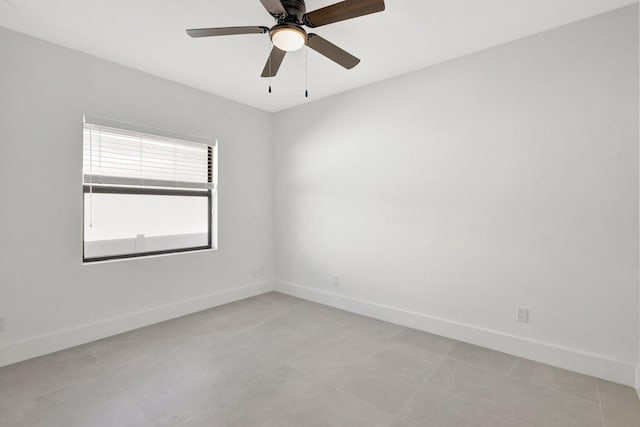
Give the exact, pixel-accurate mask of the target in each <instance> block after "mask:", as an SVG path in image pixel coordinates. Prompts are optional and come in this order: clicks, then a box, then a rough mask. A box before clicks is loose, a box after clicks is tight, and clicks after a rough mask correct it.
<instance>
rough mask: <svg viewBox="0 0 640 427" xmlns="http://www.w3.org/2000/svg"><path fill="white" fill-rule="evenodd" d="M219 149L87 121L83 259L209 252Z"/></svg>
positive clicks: (133, 127)
mask: <svg viewBox="0 0 640 427" xmlns="http://www.w3.org/2000/svg"><path fill="white" fill-rule="evenodd" d="M158 133H161V134H162V135H158ZM216 152H217V144H216V143H215V141H207V140H204V139H202V138H198V137H184V136H182V135H174V134H172V133H170V132H159V131H156V130H153V131H149V130H148V129H147V128H144V127H141V126H137V125H131V124H127V123H121V122H115V121H111V120H106V119H98V118H95V119H94V118H91V119H88V118H85V124H84V129H83V192H84V250H83V260H84V261H85V262H91V261H104V260H109V259H118V258H131V257H139V256H146V255H158V254H167V253H173V252H186V251H193V250H202V249H212V248H213V247H214V246H215V229H216V227H215V215H214V210H215V208H216V204H217V203H216V202H217V194H216V192H217V189H216V182H215V181H216V180H215V175H214V172H215V167H214V166H215V161H216V157H217V156H216Z"/></svg>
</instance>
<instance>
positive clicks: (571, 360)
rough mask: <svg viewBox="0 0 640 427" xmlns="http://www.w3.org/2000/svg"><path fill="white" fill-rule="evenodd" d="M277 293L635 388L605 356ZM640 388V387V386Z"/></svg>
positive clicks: (369, 306) (285, 288)
mask: <svg viewBox="0 0 640 427" xmlns="http://www.w3.org/2000/svg"><path fill="white" fill-rule="evenodd" d="M275 290H276V291H278V292H281V293H284V294H287V295H291V296H294V297H298V298H302V299H306V300H309V301H313V302H317V303H320V304H325V305H329V306H331V307H335V308H339V309H342V310H346V311H350V312H353V313H357V314H361V315H364V316H367V317H372V318H375V319H379V320H384V321H387V322H391V323H395V324H398V325H402V326H406V327H409V328H413V329H419V330H422V331H425V332H430V333H433V334H437V335H441V336H445V337H449V338H452V339H455V340H458V341H464V342H467V343H471V344H475V345H479V346H482V347H486V348H490V349H493V350H497V351H502V352H504V353H509V354H513V355H515V356H519V357H524V358H527V359H531V360H535V361H537V362H540V363H546V364H548V365H553V366H557V367H560V368H564V369H568V370H571V371H574V372H580V373H582V374H586V375H591V376H594V377H597V378H602V379H606V380H609V381H613V382H616V383H619V384H625V385H628V386H633V387H636V381H637V380H636V378H635V377H636V375H637V374H636V372H635V371H636V367H635V366H634V365H632V364H628V363H625V362H621V361H618V360H613V359H610V358H607V357H605V356H602V355H598V354H592V353H587V352H584V351H580V350H575V349H571V348H567V347H562V346H559V345H556V344H551V343H547V342H542V341H536V340H532V339H529V338H524V337H519V336H515V335H511V334H506V333H503V332H499V331H495V330H491V329H486V328H481V327H477V326H473V325H469V324H464V323H460V322H455V321H452V320H447V319H442V318H438V317H434V316H429V315H426V314H422V313H416V312H412V311H408V310H403V309H400V308H396V307H390V306H387V305H383V304H378V303H373V302H369V301H364V300H360V299H356V298H351V297H347V296H344V295H340V294H335V293H330V292H325V291H321V290H318V289H314V288H309V287H306V286H302V285H298V284H294V283H289V282H284V281H277V282H276V284H275ZM637 384H639V386H638V387H640V382H639V383H637Z"/></svg>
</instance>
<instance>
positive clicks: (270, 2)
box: [260, 0, 287, 17]
mask: <svg viewBox="0 0 640 427" xmlns="http://www.w3.org/2000/svg"><path fill="white" fill-rule="evenodd" d="M260 3H262V5H263V6H264V8H265V9H267V12H269V13H270V14H271V16H273V17H276V16H287V11H286V10H285V9H284V6H283V5H282V3H280V0H260Z"/></svg>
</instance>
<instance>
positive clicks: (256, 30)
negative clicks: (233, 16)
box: [187, 27, 269, 38]
mask: <svg viewBox="0 0 640 427" xmlns="http://www.w3.org/2000/svg"><path fill="white" fill-rule="evenodd" d="M268 31H269V28H267V27H221V28H194V29H191V30H187V34H189V35H190V36H191V37H194V38H196V37H213V36H232V35H236V34H264V33H266V32H268Z"/></svg>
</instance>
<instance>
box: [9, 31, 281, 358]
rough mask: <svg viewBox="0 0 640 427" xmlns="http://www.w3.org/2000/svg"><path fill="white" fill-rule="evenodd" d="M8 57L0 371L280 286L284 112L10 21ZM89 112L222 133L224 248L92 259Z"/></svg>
mask: <svg viewBox="0 0 640 427" xmlns="http://www.w3.org/2000/svg"><path fill="white" fill-rule="evenodd" d="M0 62H1V66H0V195H1V196H0V317H3V318H4V319H5V327H6V330H5V331H4V332H0V366H1V365H3V364H7V363H10V362H13V361H16V360H20V359H24V358H27V357H32V356H35V355H38V354H41V353H46V352H48V351H53V350H57V349H60V348H64V347H67V346H70V345H74V344H78V343H80V342H83V341H88V340H91V339H96V338H99V337H102V336H106V335H110V334H113V333H116V332H119V331H121V330H124V329H128V328H133V327H138V326H141V325H143V324H147V323H150V322H156V321H159V320H163V319H165V318H168V317H171V316H177V315H180V314H184V313H187V312H191V311H196V310H198V309H203V308H206V307H208V306H211V305H215V304H219V303H222V302H227V301H229V300H232V299H236V298H240V297H243V296H247V295H250V294H253V293H257V292H262V291H265V290H268V289H270V288H272V280H273V231H272V230H273V218H272V200H273V195H272V154H273V150H272V126H273V116H272V114H269V113H265V112H262V111H259V110H256V109H253V108H250V107H246V106H243V105H240V104H237V103H235V102H231V101H228V100H225V99H222V98H219V97H215V96H212V95H209V94H206V93H204V92H200V91H197V90H194V89H190V88H187V87H185V86H181V85H178V84H175V83H171V82H168V81H165V80H162V79H159V78H155V77H153V76H150V75H147V74H143V73H140V72H137V71H134V70H131V69H128V68H125V67H121V66H118V65H115V64H112V63H109V62H106V61H102V60H100V59H97V58H94V57H91V56H88V55H84V54H81V53H78V52H74V51H71V50H68V49H65V48H62V47H59V46H55V45H52V44H49V43H46V42H43V41H39V40H36V39H33V38H30V37H26V36H23V35H20V34H18V33H15V32H11V31H8V30H5V29H1V28H0ZM185 66H188V65H187V64H185ZM83 114H90V115H97V116H104V117H109V118H113V119H118V120H124V121H129V122H134V123H139V124H143V125H147V126H152V127H157V128H162V129H168V130H173V131H176V132H181V133H189V134H195V135H202V136H207V137H217V138H219V141H220V145H219V147H220V148H219V154H220V162H219V167H220V170H219V181H220V187H219V188H220V191H219V218H218V220H219V224H220V226H219V235H218V242H219V248H220V249H219V250H218V251H216V252H201V253H190V254H181V255H173V256H167V257H159V258H147V259H139V260H131V261H121V262H112V263H105V264H99V265H86V266H84V265H82V185H81V182H82V181H81V170H82V115H83ZM258 267H263V268H264V271H265V275H264V277H262V278H254V277H252V275H251V271H252V269H254V268H258ZM258 282H261V283H258Z"/></svg>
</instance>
